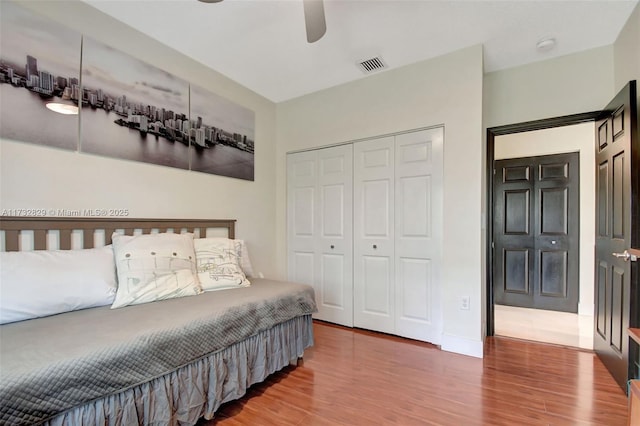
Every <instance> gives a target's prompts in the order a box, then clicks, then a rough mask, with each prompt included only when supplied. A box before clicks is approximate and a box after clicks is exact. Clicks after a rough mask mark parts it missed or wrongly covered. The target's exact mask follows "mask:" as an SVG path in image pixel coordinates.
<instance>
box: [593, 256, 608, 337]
mask: <svg viewBox="0 0 640 426" xmlns="http://www.w3.org/2000/svg"><path fill="white" fill-rule="evenodd" d="M597 268H598V271H597V273H596V312H595V319H596V327H595V330H596V332H597V333H598V334H599V335H600V337H601V338H602V339H606V338H607V335H608V334H609V309H608V308H609V306H610V300H611V290H610V281H609V280H608V277H609V275H608V272H609V265H607V263H606V262H604V261H600V263H598V265H597Z"/></svg>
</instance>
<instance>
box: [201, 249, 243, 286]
mask: <svg viewBox="0 0 640 426" xmlns="http://www.w3.org/2000/svg"><path fill="white" fill-rule="evenodd" d="M193 243H194V246H195V249H196V259H197V267H198V279H199V280H200V284H201V285H202V289H203V290H204V291H212V290H224V289H228V288H238V287H247V286H249V285H250V284H251V283H250V282H249V280H247V277H246V276H245V274H244V272H243V271H242V268H241V267H240V258H241V256H240V242H238V241H237V240H230V239H227V238H196V239H195V240H194V242H193Z"/></svg>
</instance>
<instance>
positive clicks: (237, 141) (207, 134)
mask: <svg viewBox="0 0 640 426" xmlns="http://www.w3.org/2000/svg"><path fill="white" fill-rule="evenodd" d="M190 99H191V102H190V104H191V108H190V113H191V135H190V138H191V170H195V171H199V172H204V173H213V174H216V175H222V176H229V177H234V178H239V179H246V180H253V179H254V149H255V136H254V134H255V130H254V123H255V114H254V112H253V111H251V110H250V109H248V108H245V107H243V106H241V105H238V104H236V103H234V102H231V101H229V100H228V99H225V98H223V97H222V96H219V95H216V94H215V93H211V92H209V91H208V90H206V89H203V88H201V87H198V86H196V85H193V84H192V85H191V98H190Z"/></svg>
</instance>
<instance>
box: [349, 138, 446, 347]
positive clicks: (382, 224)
mask: <svg viewBox="0 0 640 426" xmlns="http://www.w3.org/2000/svg"><path fill="white" fill-rule="evenodd" d="M442 144H443V129H442V128H435V129H430V130H424V131H419V132H411V133H405V134H400V135H396V136H391V137H385V138H379V139H372V140H367V141H362V142H358V143H355V144H354V154H353V155H354V301H353V303H354V314H353V315H354V325H355V326H356V327H362V328H366V329H371V330H377V331H382V332H386V333H392V334H397V335H400V336H404V337H409V338H414V339H419V340H424V341H429V342H432V343H436V344H439V343H440V336H441V333H442V312H441V304H442V300H441V297H440V283H441V279H440V269H441V252H442V221H443V217H442V208H443V200H442V184H443V182H442V160H443V157H442V149H443V147H442Z"/></svg>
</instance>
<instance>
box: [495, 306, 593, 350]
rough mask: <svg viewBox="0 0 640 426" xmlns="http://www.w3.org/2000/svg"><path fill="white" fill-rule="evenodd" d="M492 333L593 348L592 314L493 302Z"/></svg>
mask: <svg viewBox="0 0 640 426" xmlns="http://www.w3.org/2000/svg"><path fill="white" fill-rule="evenodd" d="M494 311H495V323H494V324H495V335H496V336H506V337H515V338H518V339H524V340H533V341H537V342H545V343H554V344H557V345H564V346H573V347H578V348H582V349H593V317H592V316H587V315H578V314H571V313H567V312H556V311H545V310H541V309H529V308H517V307H513V306H504V305H495V309H494Z"/></svg>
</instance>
